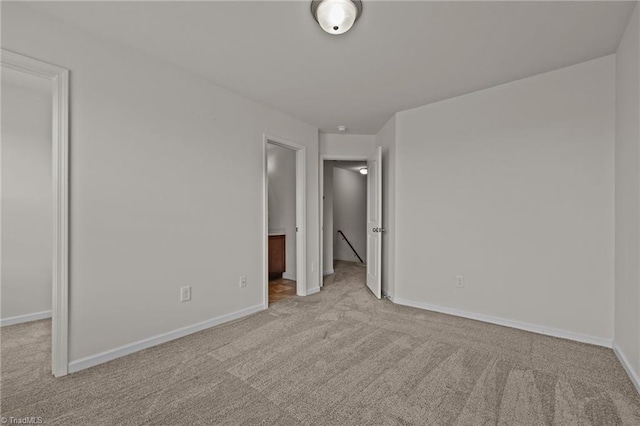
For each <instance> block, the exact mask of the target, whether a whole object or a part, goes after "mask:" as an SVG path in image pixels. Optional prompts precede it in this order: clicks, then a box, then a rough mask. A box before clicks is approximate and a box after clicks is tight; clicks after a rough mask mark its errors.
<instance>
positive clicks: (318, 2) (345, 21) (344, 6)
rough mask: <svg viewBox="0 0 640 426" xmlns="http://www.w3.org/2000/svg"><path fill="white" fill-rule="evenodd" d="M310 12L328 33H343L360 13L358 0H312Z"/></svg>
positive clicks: (360, 2) (360, 8)
mask: <svg viewBox="0 0 640 426" xmlns="http://www.w3.org/2000/svg"><path fill="white" fill-rule="evenodd" d="M311 14H312V15H313V19H315V20H316V21H318V24H320V27H322V29H323V30H325V31H326V32H328V33H329V34H334V35H338V34H344V33H346V32H347V31H349V29H351V27H352V26H353V24H354V23H355V22H356V21H357V20H358V18H359V17H360V15H362V1H360V0H313V1H312V2H311Z"/></svg>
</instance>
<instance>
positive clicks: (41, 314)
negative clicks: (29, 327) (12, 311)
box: [0, 311, 51, 327]
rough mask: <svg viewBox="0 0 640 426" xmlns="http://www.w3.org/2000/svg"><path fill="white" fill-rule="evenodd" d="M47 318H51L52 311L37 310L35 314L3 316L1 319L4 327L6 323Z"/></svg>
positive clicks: (0, 325)
mask: <svg viewBox="0 0 640 426" xmlns="http://www.w3.org/2000/svg"><path fill="white" fill-rule="evenodd" d="M46 318H51V311H42V312H35V313H33V314H26V315H18V316H15V317H9V318H3V319H0V327H4V326H5V325H14V324H21V323H23V322H31V321H38V320H41V319H46Z"/></svg>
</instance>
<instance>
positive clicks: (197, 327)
mask: <svg viewBox="0 0 640 426" xmlns="http://www.w3.org/2000/svg"><path fill="white" fill-rule="evenodd" d="M264 309H265V307H264V305H263V304H260V305H255V306H251V307H249V308H246V309H241V310H239V311H236V312H232V313H230V314H226V315H221V316H219V317H215V318H211V319H209V320H207V321H203V322H200V323H198V324H194V325H189V326H187V327H182V328H179V329H177V330H173V331H169V332H167V333H162V334H158V335H156V336H153V337H149V338H147V339H143V340H139V341H137V342H133V343H129V344H127V345H123V346H120V347H117V348H114V349H109V350H108V351H104V352H101V353H98V354H95V355H89V356H87V357H84V358H80V359H77V360H75V361H71V362H70V363H69V373H75V372H77V371H80V370H84V369H85V368H89V367H93V366H96V365H98V364H102V363H105V362H107V361H111V360H114V359H116V358H120V357H122V356H125V355H129V354H132V353H134V352H138V351H141V350H143V349H147V348H150V347H152V346H156V345H160V344H162V343H166V342H169V341H171V340H175V339H178V338H180V337H184V336H187V335H189V334H193V333H197V332H198V331H202V330H205V329H207V328H211V327H213V326H216V325H219V324H222V323H225V322H229V321H232V320H235V319H238V318H242V317H244V316H247V315H250V314H253V313H255V312H259V311H262V310H264Z"/></svg>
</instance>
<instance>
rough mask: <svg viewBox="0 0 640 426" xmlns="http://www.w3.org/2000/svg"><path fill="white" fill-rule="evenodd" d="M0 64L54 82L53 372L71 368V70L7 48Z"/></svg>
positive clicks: (57, 373) (2, 54)
mask: <svg viewBox="0 0 640 426" xmlns="http://www.w3.org/2000/svg"><path fill="white" fill-rule="evenodd" d="M0 65H2V66H3V67H7V68H9V69H12V70H14V71H19V72H22V73H26V74H29V75H32V76H35V77H39V78H44V79H47V80H49V81H50V83H51V94H52V101H53V102H52V106H53V115H52V118H53V121H52V124H53V126H52V138H51V142H52V150H51V153H52V179H53V181H52V187H53V188H52V189H53V206H52V208H53V275H52V286H53V300H52V306H51V317H52V333H51V335H52V339H51V371H52V373H53V375H54V376H55V377H60V376H65V375H66V374H67V373H68V371H69V70H67V69H65V68H61V67H59V66H56V65H52V64H49V63H46V62H43V61H40V60H37V59H34V58H30V57H28V56H24V55H21V54H18V53H15V52H12V51H9V50H6V49H2V50H1V52H0Z"/></svg>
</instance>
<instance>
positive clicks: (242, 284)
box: [240, 277, 247, 288]
mask: <svg viewBox="0 0 640 426" xmlns="http://www.w3.org/2000/svg"><path fill="white" fill-rule="evenodd" d="M246 286H247V277H240V288H245V287H246Z"/></svg>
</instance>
